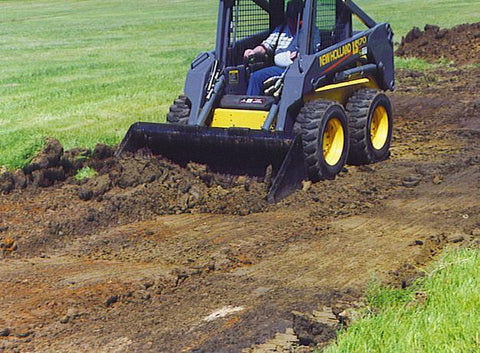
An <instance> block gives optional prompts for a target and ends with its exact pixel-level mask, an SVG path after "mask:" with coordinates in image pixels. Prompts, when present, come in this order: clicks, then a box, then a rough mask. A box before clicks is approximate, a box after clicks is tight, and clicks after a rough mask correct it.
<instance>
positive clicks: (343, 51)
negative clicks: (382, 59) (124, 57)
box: [319, 36, 367, 66]
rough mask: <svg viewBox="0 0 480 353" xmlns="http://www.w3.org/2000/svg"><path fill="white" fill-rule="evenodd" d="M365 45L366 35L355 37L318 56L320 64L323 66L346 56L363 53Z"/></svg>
mask: <svg viewBox="0 0 480 353" xmlns="http://www.w3.org/2000/svg"><path fill="white" fill-rule="evenodd" d="M366 45H367V37H366V36H363V37H360V38H358V39H355V40H354V41H352V42H350V43H347V44H344V45H342V46H341V47H340V48H337V49H334V50H332V51H329V52H328V53H326V54H323V55H321V56H320V58H319V60H320V66H325V65H328V64H330V63H331V62H334V61H337V60H339V59H342V58H346V57H347V56H350V55H355V54H358V53H361V55H363V53H364V50H362V48H364V47H365V46H366Z"/></svg>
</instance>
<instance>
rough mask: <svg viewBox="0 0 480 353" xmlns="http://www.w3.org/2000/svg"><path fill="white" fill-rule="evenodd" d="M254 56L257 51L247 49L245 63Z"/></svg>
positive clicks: (244, 57)
mask: <svg viewBox="0 0 480 353" xmlns="http://www.w3.org/2000/svg"><path fill="white" fill-rule="evenodd" d="M252 55H255V50H253V49H247V50H245V52H244V53H243V59H245V61H246V60H247V59H248V58H249V57H251V56H252Z"/></svg>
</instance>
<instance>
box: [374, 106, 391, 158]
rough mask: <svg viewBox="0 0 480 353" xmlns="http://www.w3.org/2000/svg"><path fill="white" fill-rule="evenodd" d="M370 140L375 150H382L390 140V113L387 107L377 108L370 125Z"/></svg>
mask: <svg viewBox="0 0 480 353" xmlns="http://www.w3.org/2000/svg"><path fill="white" fill-rule="evenodd" d="M370 139H371V141H372V145H373V148H375V149H376V150H380V149H382V147H383V146H385V143H386V142H387V139H388V113H387V110H386V109H385V107H383V106H381V105H379V106H378V107H377V108H375V111H374V112H373V117H372V123H371V125H370Z"/></svg>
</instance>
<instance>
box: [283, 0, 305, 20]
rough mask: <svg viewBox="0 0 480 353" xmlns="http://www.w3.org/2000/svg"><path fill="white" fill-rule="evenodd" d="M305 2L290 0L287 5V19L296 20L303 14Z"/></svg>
mask: <svg viewBox="0 0 480 353" xmlns="http://www.w3.org/2000/svg"><path fill="white" fill-rule="evenodd" d="M302 10H303V0H290V1H289V2H288V4H287V11H286V13H285V16H286V17H287V19H292V20H296V19H297V18H298V15H299V14H301V13H302Z"/></svg>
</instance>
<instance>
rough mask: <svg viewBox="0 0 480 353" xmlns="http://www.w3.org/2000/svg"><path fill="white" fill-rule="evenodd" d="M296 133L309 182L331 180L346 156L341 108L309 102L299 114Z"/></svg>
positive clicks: (344, 125) (329, 103) (342, 165)
mask: <svg viewBox="0 0 480 353" xmlns="http://www.w3.org/2000/svg"><path fill="white" fill-rule="evenodd" d="M295 131H296V132H299V133H300V134H301V135H302V144H303V152H304V155H305V163H306V167H307V172H308V177H309V178H310V180H312V181H319V180H323V179H334V178H335V176H336V175H337V174H338V173H340V172H341V171H342V169H343V167H344V165H345V163H346V161H347V154H348V146H349V138H348V136H349V133H348V119H347V116H346V114H345V111H344V109H343V107H342V106H341V105H339V104H337V103H335V102H332V101H324V100H320V101H312V102H308V103H306V104H305V106H304V107H303V108H302V109H301V110H300V113H299V114H298V118H297V123H296V126H295Z"/></svg>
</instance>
